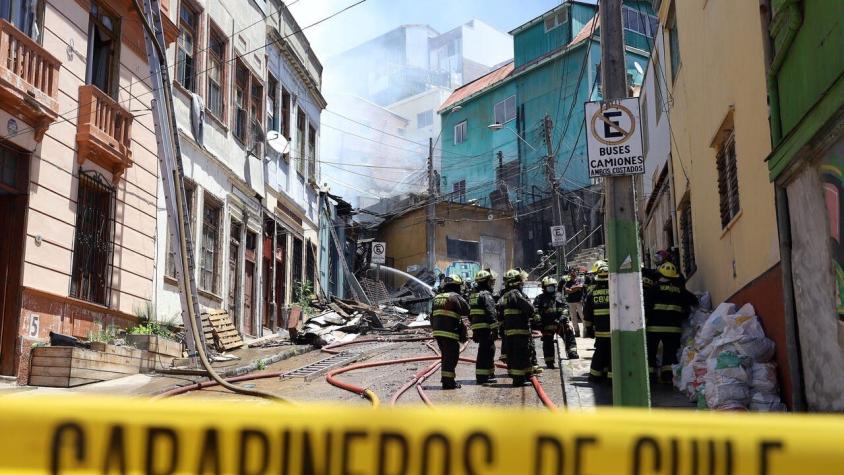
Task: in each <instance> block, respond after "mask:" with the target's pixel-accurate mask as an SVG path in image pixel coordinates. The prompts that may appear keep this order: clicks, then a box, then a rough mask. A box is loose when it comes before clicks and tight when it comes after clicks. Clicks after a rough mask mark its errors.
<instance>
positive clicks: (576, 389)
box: [563, 338, 695, 409]
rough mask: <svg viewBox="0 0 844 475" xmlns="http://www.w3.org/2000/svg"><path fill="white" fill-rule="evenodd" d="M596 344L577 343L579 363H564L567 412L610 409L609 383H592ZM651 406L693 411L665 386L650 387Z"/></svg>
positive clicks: (578, 340)
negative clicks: (590, 376) (593, 357)
mask: <svg viewBox="0 0 844 475" xmlns="http://www.w3.org/2000/svg"><path fill="white" fill-rule="evenodd" d="M594 344H595V340H593V339H589V338H578V339H577V352H578V353H579V354H580V359H578V360H563V362H564V370H565V376H566V397H567V398H568V405H569V407H570V408H577V409H588V408H594V407H598V406H611V405H612V383H610V382H606V383H597V384H596V383H591V382H589V380H588V379H587V378H588V376H589V365H591V364H592V353H594V351H593V349H592V347H593V346H594ZM651 406H652V407H659V408H674V409H694V408H695V404H694V403H692V402H689V400H688V399H687V398H686V397H685V396H684V395H682V394H680V393H679V392H677V391H676V390H674V387H673V386H671V385H667V384H654V385H651Z"/></svg>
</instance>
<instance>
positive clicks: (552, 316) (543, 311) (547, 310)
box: [533, 292, 566, 330]
mask: <svg viewBox="0 0 844 475" xmlns="http://www.w3.org/2000/svg"><path fill="white" fill-rule="evenodd" d="M533 306H534V308H535V309H536V313H537V314H538V315H539V319H540V321H541V325H542V329H543V330H556V328H557V324H558V323H559V322H560V320H561V319H562V318H563V309H564V308H565V307H566V304H565V303H563V299H562V298H560V294H559V293H557V292H555V293H553V294H546V293H545V292H542V293H541V294H539V295H537V296H536V298H535V299H533Z"/></svg>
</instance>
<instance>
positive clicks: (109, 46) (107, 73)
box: [85, 2, 120, 98]
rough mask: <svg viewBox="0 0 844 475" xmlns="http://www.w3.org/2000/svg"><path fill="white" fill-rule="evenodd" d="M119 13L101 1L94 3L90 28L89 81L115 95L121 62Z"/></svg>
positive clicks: (88, 82) (86, 78)
mask: <svg viewBox="0 0 844 475" xmlns="http://www.w3.org/2000/svg"><path fill="white" fill-rule="evenodd" d="M117 18H118V17H117V16H116V15H114V14H112V13H111V12H110V11H108V10H106V9H105V8H103V7H102V6H101V5H100V4H99V3H97V2H92V3H91V16H90V20H91V21H90V26H89V28H88V64H87V73H86V75H85V76H86V77H85V83H86V84H93V85H94V86H97V88H99V89H100V90H101V91H103V92H104V93H106V94H108V95H109V96H111V97H114V98H116V97H117V85H118V69H117V68H118V67H119V64H120V23H119V20H118V19H117Z"/></svg>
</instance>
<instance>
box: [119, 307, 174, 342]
mask: <svg viewBox="0 0 844 475" xmlns="http://www.w3.org/2000/svg"><path fill="white" fill-rule="evenodd" d="M135 316H137V317H138V324H137V325H135V326H133V327H131V328H128V329H127V330H126V334H127V335H156V336H161V337H164V338H172V337H173V336H174V334H175V333H176V323H175V320H174V319H170V320H165V321H161V320H159V319H158V316H157V314H156V312H155V307H153V305H152V303H151V302H144V303H143V304H142V305H140V306H138V307H135Z"/></svg>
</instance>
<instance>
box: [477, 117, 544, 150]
mask: <svg viewBox="0 0 844 475" xmlns="http://www.w3.org/2000/svg"><path fill="white" fill-rule="evenodd" d="M487 128H488V129H489V130H492V131H493V132H497V131H499V130H501V129H505V130H509V131H510V132H513V134H515V135H516V137H518V138H519V140H521V141H522V142H524V144H525V145H527V146H528V147H530V149H531V150H533V151H534V152H536V148H534V146H533V145H531V144H529V143H528V141H527V140H525V139H524V138H523V137H522V136H521V135H519V133H518V132H516V131H515V130H513V129H511V128H509V127H504V124H501V123H499V122H495V123H493V124H489V125H487Z"/></svg>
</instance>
